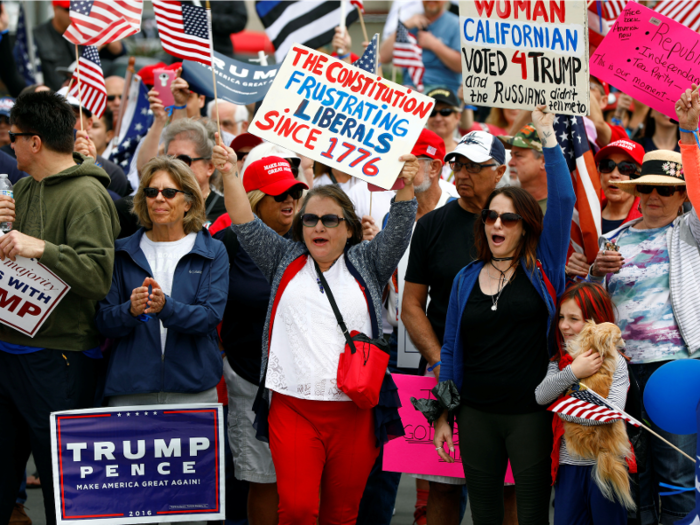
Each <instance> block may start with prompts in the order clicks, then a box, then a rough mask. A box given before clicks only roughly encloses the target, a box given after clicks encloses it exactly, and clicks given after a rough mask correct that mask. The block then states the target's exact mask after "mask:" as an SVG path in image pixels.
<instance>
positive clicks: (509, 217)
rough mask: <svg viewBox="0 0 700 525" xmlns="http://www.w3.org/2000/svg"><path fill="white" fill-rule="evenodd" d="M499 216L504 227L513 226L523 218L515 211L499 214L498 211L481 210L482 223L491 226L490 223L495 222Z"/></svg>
mask: <svg viewBox="0 0 700 525" xmlns="http://www.w3.org/2000/svg"><path fill="white" fill-rule="evenodd" d="M499 218H500V219H501V224H503V226H505V227H506V228H509V227H511V226H515V223H516V222H518V221H522V220H523V218H522V217H521V216H520V215H518V214H517V213H508V212H506V213H501V214H500V215H499V214H498V212H497V211H494V210H481V220H482V221H483V222H484V224H488V225H489V226H491V225H492V224H496V220H497V219H499Z"/></svg>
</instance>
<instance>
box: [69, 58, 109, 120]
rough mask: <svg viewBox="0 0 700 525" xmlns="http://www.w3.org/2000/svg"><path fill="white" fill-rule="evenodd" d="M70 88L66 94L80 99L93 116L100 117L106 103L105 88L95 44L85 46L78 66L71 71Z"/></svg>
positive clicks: (81, 103)
mask: <svg viewBox="0 0 700 525" xmlns="http://www.w3.org/2000/svg"><path fill="white" fill-rule="evenodd" d="M78 68H79V69H80V90H78ZM71 86H72V87H71V89H70V90H69V92H68V94H69V95H71V96H73V97H76V98H77V99H79V100H80V105H81V106H83V107H84V108H85V109H88V110H90V111H91V112H92V114H93V115H94V116H95V118H98V119H99V118H102V114H103V113H104V111H105V106H106V105H107V89H106V88H105V77H104V74H103V73H102V64H101V63H100V55H99V54H98V53H97V48H96V47H95V46H85V49H83V53H82V55H80V60H79V61H78V67H76V68H75V71H74V72H73V78H72V79H71Z"/></svg>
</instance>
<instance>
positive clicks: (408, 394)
mask: <svg viewBox="0 0 700 525" xmlns="http://www.w3.org/2000/svg"><path fill="white" fill-rule="evenodd" d="M392 377H393V378H394V381H395V382H396V386H398V387H399V398H400V399H401V408H400V409H399V415H400V416H401V421H402V422H403V427H404V430H405V432H406V435H405V436H403V437H401V438H398V439H393V440H391V441H389V443H387V444H386V445H384V463H383V468H384V470H387V471H390V472H407V473H410V474H429V475H435V476H449V477H452V478H463V477H464V470H463V469H462V456H461V454H460V450H459V435H458V429H457V425H455V433H454V435H453V436H452V439H453V441H454V445H455V451H454V453H452V454H451V455H452V457H454V459H455V462H454V463H447V462H445V461H443V460H442V459H440V456H438V454H437V452H436V451H435V446H434V445H433V437H434V433H433V428H432V427H431V426H430V425H429V424H428V422H427V421H426V419H425V416H423V414H421V413H420V412H419V411H418V410H416V409H415V408H414V407H413V405H412V404H411V398H412V397H415V398H416V399H421V398H423V399H427V398H432V399H435V398H434V396H433V395H432V394H431V392H430V391H431V390H432V389H433V387H434V386H435V385H436V384H437V381H436V380H435V378H434V377H420V376H409V375H403V374H392ZM445 450H446V451H447V449H445ZM505 482H506V483H513V473H512V471H511V469H510V464H508V471H507V473H506V478H505Z"/></svg>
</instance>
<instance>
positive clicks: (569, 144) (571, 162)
mask: <svg viewBox="0 0 700 525" xmlns="http://www.w3.org/2000/svg"><path fill="white" fill-rule="evenodd" d="M554 133H555V135H556V136H557V142H559V146H561V150H562V152H563V153H564V159H566V163H567V164H568V167H569V171H570V172H573V171H574V170H575V169H576V159H577V158H578V157H581V156H583V154H584V153H585V152H586V151H589V149H590V148H589V147H588V137H587V136H586V128H585V127H584V125H583V119H582V118H581V117H574V116H571V115H557V116H555V117H554Z"/></svg>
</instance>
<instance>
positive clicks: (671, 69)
mask: <svg viewBox="0 0 700 525" xmlns="http://www.w3.org/2000/svg"><path fill="white" fill-rule="evenodd" d="M698 64H700V35H698V33H696V32H695V31H692V30H691V29H688V28H687V27H685V26H683V25H681V24H679V23H678V22H675V21H673V20H671V19H670V18H668V17H666V16H664V15H661V14H659V13H657V12H656V11H653V10H651V9H649V8H647V7H644V6H642V5H640V4H638V3H636V2H629V3H628V4H627V6H626V7H625V9H624V10H623V11H622V13H621V14H620V16H619V17H618V18H617V22H616V23H615V25H614V26H613V27H612V29H611V30H610V32H609V33H608V34H607V36H606V37H605V39H603V42H602V43H601V45H600V46H599V47H598V48H597V49H596V51H595V52H594V53H593V55H591V64H590V66H591V67H590V69H591V75H593V76H595V77H598V78H600V79H601V80H604V81H606V82H608V83H609V84H612V85H613V86H615V87H616V88H618V89H619V90H620V91H622V92H623V93H627V94H628V95H630V96H631V97H632V98H634V99H636V100H639V101H640V102H643V103H644V104H646V105H648V106H650V107H651V108H653V109H656V110H657V111H660V112H662V113H664V114H665V115H668V116H669V117H671V118H676V111H675V109H674V107H675V103H676V101H677V100H678V99H679V98H680V95H681V93H682V92H683V91H684V90H686V89H688V88H690V84H691V83H693V82H695V83H696V84H697V83H700V70H698Z"/></svg>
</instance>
